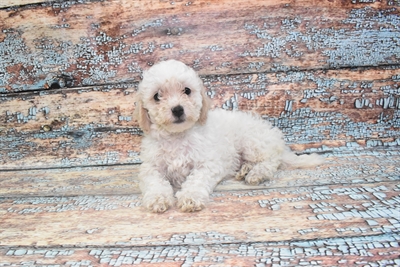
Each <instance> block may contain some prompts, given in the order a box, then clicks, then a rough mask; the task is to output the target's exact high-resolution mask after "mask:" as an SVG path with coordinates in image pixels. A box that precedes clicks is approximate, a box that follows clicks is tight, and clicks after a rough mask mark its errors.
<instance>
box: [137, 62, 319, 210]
mask: <svg viewBox="0 0 400 267" xmlns="http://www.w3.org/2000/svg"><path fill="white" fill-rule="evenodd" d="M137 97H138V98H137V103H136V105H137V106H136V113H137V117H138V121H139V125H140V127H141V128H142V130H143V131H144V133H145V136H144V138H143V140H142V151H141V158H142V160H143V163H142V165H141V167H140V172H139V178H140V189H141V190H142V193H143V200H142V204H143V205H144V206H145V207H146V208H148V209H149V210H151V211H153V212H164V211H166V210H167V209H168V208H169V207H170V206H172V205H174V203H175V197H176V200H177V206H178V207H179V208H180V209H181V210H182V211H188V212H191V211H197V210H201V209H202V208H204V206H205V204H206V203H207V201H208V199H209V195H210V194H211V193H212V192H213V189H214V188H215V186H216V185H217V184H218V183H219V182H220V181H221V180H223V179H225V178H229V177H235V176H236V179H239V180H242V179H244V180H245V181H246V182H247V183H248V184H252V185H257V184H259V183H260V182H262V181H264V180H267V179H270V178H272V177H273V175H274V173H275V172H276V171H277V169H278V168H279V167H281V166H291V167H308V166H314V165H317V164H320V163H321V162H322V160H321V158H320V157H319V156H317V155H303V156H297V155H295V154H294V153H293V152H291V151H290V149H289V148H288V147H287V146H286V145H285V143H284V140H283V135H282V132H281V131H280V130H279V129H277V128H273V127H272V126H271V125H270V123H268V122H266V121H264V120H262V119H261V118H259V117H257V116H254V115H250V114H248V113H244V112H230V111H224V110H221V109H216V110H209V107H210V103H209V101H210V100H209V98H208V97H207V96H206V93H205V88H204V86H203V83H202V81H201V79H200V78H199V76H198V75H197V74H196V72H195V71H194V70H193V69H191V68H189V67H188V66H186V65H185V64H183V63H182V62H179V61H175V60H168V61H164V62H161V63H158V64H156V65H154V66H152V67H151V68H150V69H149V70H148V71H146V72H144V74H143V80H142V82H141V83H140V85H139V90H138V94H137Z"/></svg>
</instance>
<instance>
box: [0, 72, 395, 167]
mask: <svg viewBox="0 0 400 267" xmlns="http://www.w3.org/2000/svg"><path fill="white" fill-rule="evenodd" d="M399 75H400V74H399V69H386V70H385V69H382V68H374V69H363V70H335V71H306V72H302V71H299V72H288V73H270V74H269V73H259V74H248V75H247V74H242V75H218V76H204V77H203V80H204V83H205V85H206V87H207V88H208V93H209V95H210V97H212V98H213V101H214V106H216V107H222V108H225V109H233V110H237V109H238V110H246V111H254V112H257V113H259V114H260V115H263V116H266V117H268V120H270V121H271V122H272V123H273V124H274V125H276V126H277V127H279V128H280V129H282V130H283V132H284V134H285V136H286V139H287V141H288V142H289V143H290V144H292V147H293V148H295V149H296V150H302V149H305V148H309V147H321V146H322V145H327V146H329V147H332V146H333V147H335V146H343V145H346V142H349V141H354V140H358V142H359V143H360V144H362V145H364V146H365V145H366V144H367V145H371V144H372V145H371V146H375V145H378V146H382V145H384V144H386V145H393V146H398V145H399V142H400V141H399V139H398V138H399V136H400V132H399V127H400V119H399V117H400V113H399V108H400V91H399V90H400V89H399V83H400V78H399ZM136 86H137V84H136V83H133V84H114V85H107V86H97V87H86V88H76V89H57V90H47V91H35V92H33V91H32V92H25V93H8V94H4V95H3V96H0V104H1V105H0V121H2V122H3V123H2V124H0V141H1V142H0V162H1V163H2V166H1V167H0V169H13V168H18V169H19V168H38V167H43V166H47V167H65V166H84V165H102V164H105V163H113V164H125V163H134V162H138V161H139V159H138V152H139V143H140V136H139V134H140V130H139V129H138V128H137V124H136V121H135V120H134V117H133V113H134V103H133V102H134V98H135V96H134V95H135V90H136ZM367 140H369V141H367ZM126 144H129V145H126Z"/></svg>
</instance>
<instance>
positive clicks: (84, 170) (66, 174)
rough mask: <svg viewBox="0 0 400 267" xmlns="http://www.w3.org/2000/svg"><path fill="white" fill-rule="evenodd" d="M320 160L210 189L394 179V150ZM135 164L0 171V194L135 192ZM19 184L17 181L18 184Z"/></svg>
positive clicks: (397, 174)
mask: <svg viewBox="0 0 400 267" xmlns="http://www.w3.org/2000/svg"><path fill="white" fill-rule="evenodd" d="M324 156H325V158H326V162H325V163H324V164H323V165H321V166H318V167H316V168H311V169H302V170H299V169H295V170H280V171H278V173H277V174H276V175H275V178H274V179H273V180H271V181H268V182H265V183H264V184H262V185H259V186H250V185H246V184H244V183H243V182H238V181H234V180H226V181H223V182H221V183H220V184H219V185H218V186H217V188H216V191H229V190H251V189H263V188H283V187H288V186H289V187H290V186H313V185H314V186H315V185H320V186H323V185H330V184H341V185H346V184H360V183H375V182H389V181H400V169H399V168H398V167H397V163H398V162H400V151H399V150H398V149H397V150H396V149H393V150H391V149H385V150H377V149H373V150H372V149H371V150H362V151H359V152H355V151H351V152H350V153H349V151H347V153H346V154H340V153H338V152H330V153H326V154H324ZM139 166H140V165H124V166H104V167H79V168H64V169H39V170H26V171H22V170H19V171H2V172H0V196H2V197H22V196H87V195H97V196H99V195H128V194H139V193H140V190H139V187H138V184H139V181H138V177H137V174H138V169H139ZM21 184H23V186H21Z"/></svg>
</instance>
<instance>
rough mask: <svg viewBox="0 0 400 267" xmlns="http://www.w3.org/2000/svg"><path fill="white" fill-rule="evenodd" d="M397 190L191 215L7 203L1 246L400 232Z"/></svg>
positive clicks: (85, 204)
mask: <svg viewBox="0 0 400 267" xmlns="http://www.w3.org/2000/svg"><path fill="white" fill-rule="evenodd" d="M398 190H399V187H398V182H397V181H396V182H385V183H373V184H354V185H351V184H350V185H347V186H345V187H343V186H342V185H326V186H318V187H315V186H312V187H302V186H300V187H295V188H277V189H276V188H272V189H263V190H253V191H248V190H246V191H234V192H217V193H215V194H214V195H213V197H212V202H211V203H209V205H208V206H207V208H206V209H205V210H203V211H201V212H198V213H191V214H188V213H182V212H180V211H178V210H176V209H172V210H170V211H167V212H166V213H164V214H153V213H149V212H148V211H146V210H144V209H143V208H142V207H140V198H138V196H136V195H127V196H77V197H24V198H13V199H1V200H0V201H1V203H0V213H1V217H2V222H1V225H2V232H1V237H2V238H1V240H0V245H1V246H23V247H24V246H25V247H29V246H43V247H44V246H55V247H60V246H66V247H75V246H78V247H83V246H109V247H111V246H118V245H124V246H137V245H191V244H223V243H241V242H265V241H276V242H278V241H288V240H310V239H316V238H319V239H323V238H332V237H342V236H347V237H349V236H369V235H376V234H384V233H392V232H393V233H397V232H398V231H399V230H400V222H399V216H400V214H399V207H400V206H399V205H400V204H399V192H398ZM239 214H240V216H238V215H239ZM289 214H290V218H293V219H290V218H289V217H288V216H289ZM27 222H29V225H27V224H26V223H27ZM22 229H23V231H21V230H22ZM212 233H215V234H217V237H215V236H213V234H212Z"/></svg>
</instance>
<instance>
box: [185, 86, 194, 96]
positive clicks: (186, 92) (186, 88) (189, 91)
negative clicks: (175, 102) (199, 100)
mask: <svg viewBox="0 0 400 267" xmlns="http://www.w3.org/2000/svg"><path fill="white" fill-rule="evenodd" d="M184 92H185V94H187V95H190V93H191V92H192V90H190V88H189V87H185V91H184Z"/></svg>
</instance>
